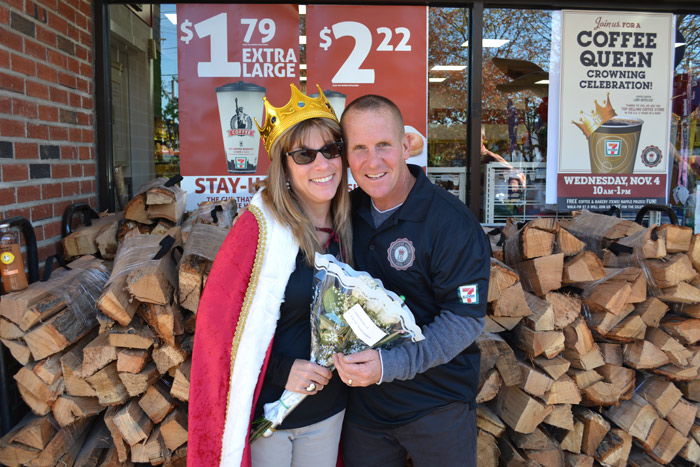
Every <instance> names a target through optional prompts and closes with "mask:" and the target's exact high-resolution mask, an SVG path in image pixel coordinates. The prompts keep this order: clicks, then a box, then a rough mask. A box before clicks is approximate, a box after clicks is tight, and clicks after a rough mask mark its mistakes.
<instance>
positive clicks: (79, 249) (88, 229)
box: [63, 213, 123, 258]
mask: <svg viewBox="0 0 700 467" xmlns="http://www.w3.org/2000/svg"><path fill="white" fill-rule="evenodd" d="M122 219H123V214H122V213H116V214H107V215H104V216H102V217H100V218H98V219H92V220H91V225H89V226H84V227H81V228H79V229H76V230H75V231H73V232H71V233H70V234H69V235H67V236H66V237H64V238H63V254H64V256H65V257H66V258H75V257H78V256H85V255H95V254H97V252H98V248H97V237H98V236H99V235H100V234H101V233H103V232H104V231H105V230H108V229H112V230H113V231H114V232H115V234H116V224H118V223H119V222H120V221H121V220H122ZM115 244H116V236H115Z"/></svg>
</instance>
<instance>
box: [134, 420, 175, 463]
mask: <svg viewBox="0 0 700 467" xmlns="http://www.w3.org/2000/svg"><path fill="white" fill-rule="evenodd" d="M166 458H167V452H166V448H165V444H163V437H162V436H161V434H160V427H159V426H158V427H156V428H155V429H154V430H153V432H152V433H151V436H149V437H148V440H146V442H143V443H138V444H135V445H134V446H132V447H131V461H132V462H135V463H136V462H150V463H151V464H154V465H157V464H162V463H163V462H165V459H166Z"/></svg>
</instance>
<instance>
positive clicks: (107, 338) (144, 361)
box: [0, 179, 236, 466]
mask: <svg viewBox="0 0 700 467" xmlns="http://www.w3.org/2000/svg"><path fill="white" fill-rule="evenodd" d="M170 185H171V184H169V183H168V181H166V180H165V179H158V180H155V181H153V182H150V183H149V184H147V185H146V186H144V187H142V188H141V189H140V190H139V192H138V193H137V195H136V196H135V197H134V198H133V199H132V200H131V201H130V202H129V204H128V205H127V207H126V209H125V211H124V213H123V215H122V214H116V215H115V214H113V215H105V216H103V217H101V218H100V219H97V220H94V221H93V222H92V224H91V225H90V226H85V227H82V228H80V229H77V230H76V231H75V232H73V233H71V234H70V235H69V236H67V237H66V238H65V239H64V242H63V243H64V252H65V253H66V256H67V259H73V261H71V262H70V263H68V268H69V269H64V268H59V269H57V270H55V271H54V272H53V274H52V277H51V278H50V279H49V280H48V281H46V282H38V283H34V284H31V285H30V287H29V288H28V289H26V290H23V291H20V292H15V293H11V294H8V295H5V296H3V297H2V299H1V300H0V339H1V340H2V343H3V344H5V345H6V346H7V347H8V348H9V349H10V351H11V352H12V355H13V356H14V357H15V358H16V359H17V360H18V361H19V362H20V363H21V364H22V365H23V367H22V368H21V369H20V370H19V372H17V374H16V375H14V379H15V380H16V383H17V387H18V389H19V392H20V394H21V396H22V398H23V399H24V401H25V402H26V403H27V405H28V406H29V407H30V408H31V411H32V413H31V414H30V415H28V416H27V417H25V419H23V420H22V421H21V422H20V423H19V424H18V425H17V426H16V427H14V428H13V429H12V430H11V432H10V433H8V434H7V435H5V436H4V437H3V438H2V439H0V464H5V465H9V466H15V465H17V466H18V465H29V466H50V465H114V466H116V465H120V466H121V465H131V464H132V463H151V464H154V465H157V464H164V463H165V464H178V465H184V463H185V459H186V450H187V445H186V442H187V400H188V397H189V374H190V362H191V353H192V344H193V337H194V327H195V317H196V310H197V304H198V301H199V296H200V294H201V290H202V287H203V284H204V283H205V281H206V276H207V274H208V271H209V269H210V267H211V263H212V262H213V259H214V257H215V256H216V253H217V251H218V249H219V247H220V245H221V243H222V242H223V240H224V238H225V236H226V234H227V232H228V230H229V229H230V227H231V225H232V219H233V216H234V215H235V211H236V206H235V202H231V201H227V202H220V203H214V204H203V205H202V206H200V208H199V209H198V210H197V211H196V212H195V213H193V214H191V215H189V216H188V217H187V219H184V220H183V213H184V207H185V196H184V192H182V190H180V188H179V187H177V186H175V185H173V186H170ZM112 260H113V261H112Z"/></svg>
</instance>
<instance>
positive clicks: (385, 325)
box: [249, 253, 423, 443]
mask: <svg viewBox="0 0 700 467" xmlns="http://www.w3.org/2000/svg"><path fill="white" fill-rule="evenodd" d="M314 263H315V268H316V272H315V274H314V299H313V303H312V305H311V358H310V360H311V361H312V362H314V363H316V364H318V365H322V366H324V367H326V368H328V369H330V370H331V371H332V370H334V369H335V367H334V365H333V354H335V353H338V352H341V353H343V354H345V355H349V354H352V353H355V352H359V351H361V350H365V349H369V348H373V349H377V348H380V347H381V348H383V349H388V348H391V347H393V346H394V345H396V344H397V343H399V342H401V341H403V340H405V339H411V340H412V341H413V342H417V341H420V340H423V333H422V332H421V330H420V328H419V327H418V326H417V325H416V321H415V319H414V317H413V314H412V313H411V311H410V310H409V309H408V307H407V306H406V304H405V303H404V302H403V300H402V299H401V298H400V297H399V296H398V295H396V294H395V293H393V292H391V291H388V290H385V289H384V287H383V286H382V283H381V281H379V280H378V279H374V278H372V276H370V275H369V274H367V273H366V272H360V271H355V270H354V269H353V268H351V267H350V266H348V265H347V264H345V263H342V262H340V261H338V260H336V259H335V258H334V257H333V256H332V255H321V254H319V253H316V257H315V261H314ZM306 396H307V395H306V394H300V393H297V392H292V391H289V390H286V389H285V390H284V393H283V394H282V396H281V397H280V398H279V400H277V401H275V402H271V403H269V404H265V408H264V411H265V416H264V417H263V418H260V419H259V420H256V422H255V426H254V427H253V430H252V431H251V434H250V438H249V440H250V442H251V443H252V442H253V441H255V440H256V439H258V438H259V437H260V436H263V437H268V436H271V435H272V433H273V432H274V430H275V427H277V426H279V425H280V423H282V421H283V420H284V418H285V417H286V416H287V415H288V414H289V413H290V412H291V411H292V410H294V408H296V407H297V406H298V405H299V403H301V401H302V400H304V399H305V398H306Z"/></svg>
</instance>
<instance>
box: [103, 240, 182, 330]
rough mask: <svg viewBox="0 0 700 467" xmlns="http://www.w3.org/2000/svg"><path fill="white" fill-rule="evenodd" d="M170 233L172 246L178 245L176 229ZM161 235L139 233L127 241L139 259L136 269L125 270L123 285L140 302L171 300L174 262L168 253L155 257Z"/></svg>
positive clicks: (174, 281) (168, 301) (158, 302)
mask: <svg viewBox="0 0 700 467" xmlns="http://www.w3.org/2000/svg"><path fill="white" fill-rule="evenodd" d="M170 235H171V236H172V237H173V238H174V239H175V245H179V244H181V242H182V239H181V233H180V229H179V228H175V229H172V230H171V231H170ZM164 238H165V237H161V236H159V235H141V236H137V237H134V241H133V244H130V245H131V247H132V248H135V251H136V252H138V254H139V255H140V256H141V258H140V261H139V262H138V263H137V264H138V267H137V268H136V269H131V270H130V271H125V273H126V274H127V277H126V287H127V289H128V290H129V293H130V294H131V295H132V296H133V297H134V298H135V299H136V300H138V301H139V302H146V303H156V304H159V305H167V304H169V303H170V302H171V299H172V298H171V297H172V296H173V293H174V290H175V289H174V286H175V284H177V269H176V266H177V265H176V264H175V261H174V260H173V258H172V256H171V253H167V254H165V255H163V256H162V257H160V258H158V259H156V257H155V255H156V253H158V252H159V250H160V248H161V247H160V246H159V243H160V242H161V241H162V240H163V239H164ZM144 255H145V257H144ZM115 271H116V266H115ZM115 319H116V318H115ZM117 321H119V320H117ZM120 324H122V323H121V322H120Z"/></svg>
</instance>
